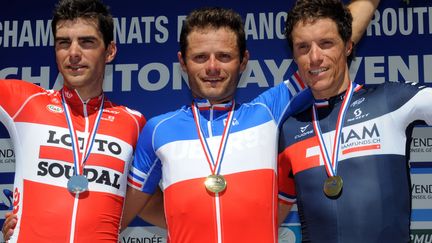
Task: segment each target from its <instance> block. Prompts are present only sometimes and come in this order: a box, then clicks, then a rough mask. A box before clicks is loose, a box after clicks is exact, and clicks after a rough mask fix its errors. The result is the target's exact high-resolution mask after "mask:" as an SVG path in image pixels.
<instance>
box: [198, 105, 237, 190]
mask: <svg viewBox="0 0 432 243" xmlns="http://www.w3.org/2000/svg"><path fill="white" fill-rule="evenodd" d="M191 108H192V112H193V116H194V120H195V125H196V127H197V131H198V137H199V140H200V142H201V146H202V148H203V151H204V154H205V157H206V160H207V163H208V165H209V167H210V171H211V174H210V175H209V176H207V177H206V179H205V180H204V185H205V188H206V189H207V191H209V192H212V193H215V194H218V193H220V192H223V191H225V189H226V187H227V181H226V179H225V177H224V176H223V175H220V168H221V165H222V160H223V157H224V153H225V148H226V145H227V141H228V137H229V133H230V128H231V123H232V119H233V117H234V108H235V102H234V100H233V101H232V105H231V109H230V111H229V112H228V117H227V119H226V124H225V127H224V131H223V133H222V138H221V141H220V145H219V149H218V155H217V157H216V161H214V159H213V156H212V153H211V151H210V148H209V145H208V143H207V139H206V138H205V136H204V134H203V132H202V129H201V125H200V124H201V122H200V114H199V111H198V107H197V105H196V104H195V103H192V106H191Z"/></svg>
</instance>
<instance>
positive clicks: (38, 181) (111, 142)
mask: <svg viewBox="0 0 432 243" xmlns="http://www.w3.org/2000/svg"><path fill="white" fill-rule="evenodd" d="M63 90H64V94H65V99H66V102H67V104H68V106H69V109H70V111H71V112H70V113H71V116H72V121H73V125H74V128H75V130H76V134H77V136H78V143H79V147H80V151H81V153H82V151H83V147H84V144H85V141H86V140H87V139H88V137H89V130H90V129H91V128H92V127H93V124H92V123H93V122H95V116H97V113H98V109H99V107H100V102H101V98H102V97H103V96H99V97H96V98H93V99H91V100H89V101H87V102H85V103H83V102H82V100H81V98H80V97H79V96H78V94H77V93H76V92H75V91H74V90H69V89H67V88H66V87H64V88H63ZM0 97H1V99H0V120H1V122H2V123H3V124H4V125H5V126H6V128H7V129H8V131H9V134H10V137H11V140H12V143H13V146H14V150H15V156H16V157H15V159H16V160H15V161H16V173H15V182H14V209H13V212H14V213H15V214H17V215H18V224H17V226H16V228H15V232H14V235H13V236H12V238H11V241H10V242H17V241H19V242H117V240H118V233H119V223H120V219H121V215H122V209H123V203H124V197H125V194H126V186H127V174H128V173H127V172H128V169H129V164H130V162H131V160H132V156H133V151H134V148H135V144H136V142H137V138H138V135H139V132H140V130H141V128H142V127H143V125H144V123H145V118H144V117H143V116H142V115H141V114H140V113H139V112H136V111H132V110H130V109H128V108H126V107H124V106H119V105H115V104H113V103H111V102H110V101H108V100H106V99H105V100H104V102H105V103H104V109H103V113H102V116H101V119H100V122H99V126H98V130H97V134H96V136H95V140H94V144H93V147H92V150H91V154H90V156H89V157H88V159H87V161H86V163H85V166H84V174H85V175H86V176H87V179H88V181H89V190H88V191H87V192H84V193H81V194H79V196H75V195H74V194H72V193H70V192H69V191H68V189H67V182H68V178H70V177H71V176H72V175H73V173H74V172H73V170H74V164H73V163H74V161H73V153H72V146H71V137H70V133H69V130H68V124H67V121H66V116H65V113H64V108H63V106H62V103H61V100H62V99H61V91H54V90H45V89H43V88H41V87H39V86H37V85H34V84H31V83H28V82H25V81H21V80H0Z"/></svg>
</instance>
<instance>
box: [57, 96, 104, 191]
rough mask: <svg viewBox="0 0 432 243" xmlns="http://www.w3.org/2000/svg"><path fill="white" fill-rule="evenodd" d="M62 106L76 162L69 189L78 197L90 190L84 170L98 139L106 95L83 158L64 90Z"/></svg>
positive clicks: (102, 97)
mask: <svg viewBox="0 0 432 243" xmlns="http://www.w3.org/2000/svg"><path fill="white" fill-rule="evenodd" d="M62 105H63V108H64V111H65V116H66V121H67V124H68V129H69V135H70V137H71V144H72V153H73V161H74V175H73V176H72V177H71V178H70V179H69V180H68V183H67V189H68V190H69V192H71V193H73V194H75V195H78V194H80V193H82V192H85V191H87V190H88V184H89V183H88V180H87V178H86V177H85V176H84V175H83V168H84V164H85V162H86V161H87V159H88V157H89V155H90V153H91V149H92V147H93V143H94V140H95V137H96V132H97V129H98V126H99V122H100V118H101V116H102V113H103V106H104V94H102V96H101V104H100V107H99V110H98V114H97V116H96V118H95V121H94V125H93V128H92V130H91V131H90V133H89V137H88V139H87V140H84V141H87V142H86V143H85V146H84V151H83V153H82V156H80V151H79V145H78V136H77V133H76V130H75V129H74V126H73V121H72V116H71V114H70V112H69V106H68V104H67V102H66V99H65V94H64V90H62Z"/></svg>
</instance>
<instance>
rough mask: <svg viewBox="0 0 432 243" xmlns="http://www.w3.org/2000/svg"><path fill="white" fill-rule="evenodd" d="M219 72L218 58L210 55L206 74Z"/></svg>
mask: <svg viewBox="0 0 432 243" xmlns="http://www.w3.org/2000/svg"><path fill="white" fill-rule="evenodd" d="M219 72H220V65H219V60H218V59H217V58H216V56H215V55H213V54H212V55H210V57H209V59H208V60H207V65H206V73H207V75H218V74H219Z"/></svg>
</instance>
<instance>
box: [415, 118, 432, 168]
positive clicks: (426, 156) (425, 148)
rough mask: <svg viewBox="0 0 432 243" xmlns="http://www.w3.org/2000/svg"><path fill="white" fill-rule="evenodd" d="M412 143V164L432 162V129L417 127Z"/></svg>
mask: <svg viewBox="0 0 432 243" xmlns="http://www.w3.org/2000/svg"><path fill="white" fill-rule="evenodd" d="M412 136H413V139H412V141H411V150H410V152H411V158H410V159H411V162H415V163H417V164H421V163H419V162H425V163H431V162H432V128H431V127H415V128H414V130H413V135H412Z"/></svg>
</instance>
